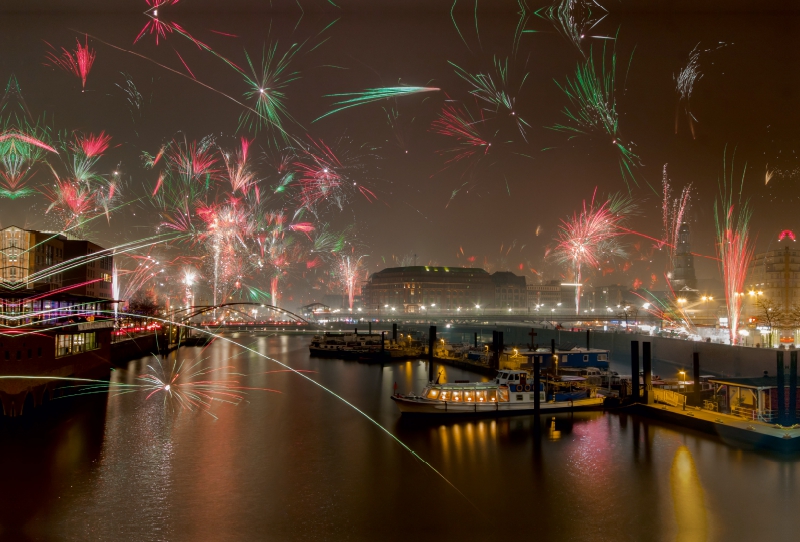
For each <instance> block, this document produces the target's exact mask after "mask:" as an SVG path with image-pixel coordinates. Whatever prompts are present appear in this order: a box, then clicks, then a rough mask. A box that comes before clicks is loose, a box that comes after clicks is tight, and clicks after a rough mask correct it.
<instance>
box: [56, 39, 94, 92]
mask: <svg viewBox="0 0 800 542" xmlns="http://www.w3.org/2000/svg"><path fill="white" fill-rule="evenodd" d="M75 42H76V43H77V48H76V49H75V52H72V51H68V50H66V49H64V48H63V47H62V48H61V50H62V51H63V53H62V54H61V56H57V55H56V53H55V52H48V53H47V54H46V55H45V58H46V59H47V61H48V62H49V63H50V64H49V65H50V66H53V67H54V68H61V69H62V70H64V71H66V72H69V73H71V74H72V75H74V76H75V77H78V78H79V79H80V80H81V85H82V88H84V89H85V88H86V77H87V76H88V75H89V72H90V71H91V69H92V64H94V59H95V51H94V49H89V38H88V36H87V37H86V40H85V43H84V45H81V42H80V41H79V40H77V39H76V40H75ZM45 43H47V42H45ZM47 45H50V44H49V43H47ZM50 47H51V48H52V49H53V51H55V47H53V46H52V45H50ZM45 65H47V64H45Z"/></svg>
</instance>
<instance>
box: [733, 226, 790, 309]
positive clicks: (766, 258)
mask: <svg viewBox="0 0 800 542" xmlns="http://www.w3.org/2000/svg"><path fill="white" fill-rule="evenodd" d="M787 231H788V230H787ZM789 233H791V232H789ZM745 285H746V291H745V292H743V293H744V294H745V295H748V294H750V292H753V294H750V295H749V296H748V297H749V298H750V299H749V300H748V302H746V308H749V309H750V311H749V312H750V313H753V312H756V309H755V307H754V306H751V307H747V306H748V305H752V304H755V303H757V302H758V300H759V299H770V300H772V301H773V302H774V303H776V304H777V305H778V306H779V307H781V308H783V309H784V310H791V309H792V307H794V306H795V305H800V249H798V248H797V247H796V245H795V240H794V234H791V235H789V234H787V233H786V231H785V232H784V233H783V234H782V235H781V237H780V238H779V240H778V247H777V248H774V249H772V250H769V251H767V252H763V253H760V254H756V255H755V256H754V257H753V260H752V261H751V262H750V266H749V268H748V273H747V280H746V281H745Z"/></svg>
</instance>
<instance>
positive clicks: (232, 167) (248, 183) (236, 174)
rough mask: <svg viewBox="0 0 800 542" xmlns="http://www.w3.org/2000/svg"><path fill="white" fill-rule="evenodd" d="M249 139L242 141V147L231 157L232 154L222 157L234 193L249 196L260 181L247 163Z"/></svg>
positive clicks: (225, 154)
mask: <svg viewBox="0 0 800 542" xmlns="http://www.w3.org/2000/svg"><path fill="white" fill-rule="evenodd" d="M251 143H252V141H248V140H247V138H244V137H243V138H242V139H241V147H240V148H239V150H238V151H237V152H236V153H235V155H234V156H231V153H227V152H226V153H224V154H223V155H222V156H223V158H224V161H225V171H226V172H227V179H228V182H229V183H230V184H231V191H232V192H234V193H235V192H240V193H242V194H247V193H248V192H249V191H250V189H251V188H252V187H253V186H254V185H255V183H256V181H258V177H257V175H256V172H255V171H254V170H253V169H252V168H251V167H250V163H249V162H248V161H247V154H248V151H249V150H250V144H251Z"/></svg>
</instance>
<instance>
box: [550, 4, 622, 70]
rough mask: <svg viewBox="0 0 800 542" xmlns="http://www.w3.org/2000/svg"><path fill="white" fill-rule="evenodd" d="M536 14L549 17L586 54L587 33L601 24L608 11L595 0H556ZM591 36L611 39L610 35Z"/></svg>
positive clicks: (555, 26)
mask: <svg viewBox="0 0 800 542" xmlns="http://www.w3.org/2000/svg"><path fill="white" fill-rule="evenodd" d="M534 14H535V15H536V16H538V17H542V18H545V19H548V20H549V21H550V22H551V23H552V24H553V27H554V28H555V29H556V30H557V31H558V33H559V34H561V35H562V36H564V38H565V39H567V40H568V41H569V42H570V43H572V45H574V46H575V47H576V48H577V49H578V51H579V52H580V53H581V54H582V55H584V56H585V55H586V53H585V52H584V51H583V47H582V43H583V40H584V39H585V38H586V33H587V32H589V31H590V30H592V29H593V28H594V27H596V26H597V25H598V24H600V22H601V21H602V20H603V19H605V18H606V16H607V15H608V11H607V10H606V8H604V7H603V6H601V5H600V4H598V3H597V2H596V1H595V0H556V2H555V3H554V4H552V5H551V6H546V7H543V8H539V9H538V10H536V11H535V12H534ZM590 37H592V38H600V39H611V38H609V37H608V36H590Z"/></svg>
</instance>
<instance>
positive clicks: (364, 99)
mask: <svg viewBox="0 0 800 542" xmlns="http://www.w3.org/2000/svg"><path fill="white" fill-rule="evenodd" d="M439 90H441V89H438V88H435V87H405V86H403V87H381V88H368V89H366V90H364V91H361V92H343V93H339V94H326V95H325V96H326V97H329V98H345V99H343V100H340V101H338V102H335V103H334V104H333V105H334V109H332V110H331V111H328V112H327V113H325V114H324V115H322V116H320V117H317V118H316V119H314V122H317V121H318V120H320V119H323V118H325V117H327V116H328V115H333V114H334V113H338V112H339V111H344V110H345V109H350V108H351V107H357V106H359V105H364V104H368V103H372V102H377V101H380V100H388V99H391V98H399V97H401V96H409V95H412V94H420V93H423V92H438V91H439ZM336 106H340V107H336Z"/></svg>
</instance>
